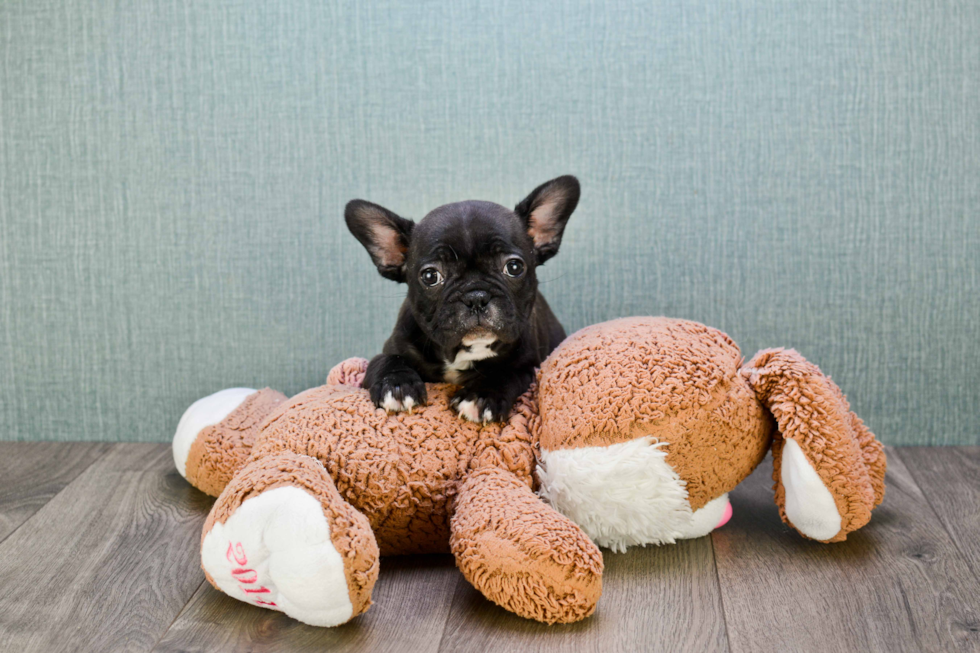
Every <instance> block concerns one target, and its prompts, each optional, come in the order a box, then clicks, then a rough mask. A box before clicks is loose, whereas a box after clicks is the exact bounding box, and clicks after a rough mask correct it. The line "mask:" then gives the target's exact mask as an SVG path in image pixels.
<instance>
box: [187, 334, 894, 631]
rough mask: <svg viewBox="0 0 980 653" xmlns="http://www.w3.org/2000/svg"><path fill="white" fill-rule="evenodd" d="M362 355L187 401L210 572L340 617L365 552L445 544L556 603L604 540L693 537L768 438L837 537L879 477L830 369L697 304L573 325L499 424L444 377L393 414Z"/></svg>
mask: <svg viewBox="0 0 980 653" xmlns="http://www.w3.org/2000/svg"><path fill="white" fill-rule="evenodd" d="M365 367H366V361H364V360H363V359H350V360H348V361H344V362H343V363H341V364H340V365H338V366H337V367H335V368H334V369H333V370H332V371H331V373H330V375H329V377H328V379H327V385H325V386H322V387H319V388H313V389H311V390H307V391H305V392H302V393H300V394H298V395H296V396H295V397H293V398H292V399H287V398H286V397H285V396H284V395H282V394H281V393H278V392H276V391H274V390H269V389H264V390H252V389H248V388H235V389H231V390H223V391H221V392H218V393H216V394H214V395H211V396H209V397H206V398H204V399H201V400H199V401H198V402H196V403H195V404H194V405H192V406H191V407H190V408H189V409H188V410H187V412H186V413H185V414H184V416H183V418H182V419H181V421H180V424H179V426H178V427H177V433H176V436H175V438H174V458H175V461H176V463H177V468H178V469H179V471H180V473H181V474H183V475H184V477H185V478H187V480H188V481H190V482H191V483H192V484H193V485H194V486H195V487H197V488H199V489H201V490H202V491H204V492H207V493H209V494H212V495H214V496H217V497H218V500H217V502H216V503H215V504H214V507H213V509H212V510H211V514H210V515H209V516H208V519H207V522H206V523H205V526H204V531H203V534H202V539H201V562H202V566H203V568H204V571H205V575H206V576H207V578H208V580H209V581H210V582H211V583H212V585H214V586H215V587H216V588H218V589H220V590H221V591H223V592H225V593H226V594H228V595H230V596H233V597H235V598H237V599H240V600H242V601H246V602H249V603H252V604H255V605H262V606H266V607H269V608H272V609H276V610H281V611H283V612H285V613H286V614H288V615H290V616H291V617H294V618H296V619H298V620H300V621H303V622H306V623H308V624H313V625H318V626H334V625H338V624H342V623H344V622H346V621H348V620H350V619H351V618H353V617H355V616H357V615H359V614H361V613H363V612H364V611H365V610H367V608H368V607H369V606H370V604H371V590H372V588H373V586H374V583H375V580H376V579H377V575H378V568H379V562H378V561H379V556H383V555H397V554H407V553H436V552H446V551H451V552H452V554H453V555H454V556H455V558H456V562H457V566H458V567H459V568H460V570H461V571H462V572H463V574H464V576H465V577H466V578H467V580H468V581H469V582H471V583H472V584H473V585H474V586H475V587H476V588H477V589H479V590H480V591H481V592H482V593H483V594H484V595H485V596H486V597H487V598H489V599H490V600H492V601H494V602H495V603H497V604H499V605H501V606H503V607H504V608H506V609H507V610H510V611H512V612H514V613H516V614H519V615H521V616H524V617H527V618H531V619H537V620H539V621H543V622H546V623H556V622H560V623H568V622H574V621H578V620H580V619H583V618H585V617H587V616H588V615H590V614H592V612H593V611H594V610H595V608H596V603H597V601H598V600H599V596H600V594H601V591H602V568H603V566H602V554H601V553H600V551H599V548H598V546H606V547H609V548H611V549H612V550H614V551H618V550H624V549H625V548H626V547H628V546H632V545H645V544H648V543H657V544H661V543H668V542H673V541H674V540H676V539H681V538H691V537H700V536H702V535H706V534H707V533H709V532H711V531H712V530H713V529H715V528H717V527H719V526H721V525H722V524H724V523H725V522H726V521H727V520H728V518H729V517H730V516H731V507H730V504H729V503H728V495H727V493H728V491H729V490H731V489H732V488H734V487H735V486H736V485H737V484H738V483H739V482H740V481H741V480H742V479H744V478H745V477H746V476H748V475H749V474H750V473H751V472H752V470H753V469H754V468H755V467H756V465H758V463H759V462H760V461H761V460H762V459H763V457H764V456H765V454H766V452H767V451H769V450H770V448H771V450H772V452H773V457H774V461H775V465H774V471H773V480H774V481H775V494H776V503H777V505H778V506H779V511H780V514H781V515H782V518H783V520H784V521H785V522H786V523H787V524H789V525H791V526H793V527H794V528H795V529H796V530H798V531H799V532H800V533H802V534H803V535H805V536H807V537H810V538H813V539H816V540H821V541H825V542H836V541H840V540H843V539H844V538H845V537H846V535H847V533H849V532H851V531H853V530H855V529H857V528H860V527H861V526H863V525H864V524H865V523H867V522H868V520H869V519H870V514H871V509H872V508H874V507H875V506H876V505H878V504H879V503H880V502H881V500H882V497H883V495H884V473H885V455H884V451H883V448H882V446H881V444H880V443H879V442H878V441H876V440H875V438H874V436H873V435H872V434H871V432H870V431H868V429H867V428H865V426H864V424H863V423H862V422H861V420H860V419H859V418H858V417H857V416H856V415H854V414H853V413H852V412H851V411H850V408H849V406H848V403H847V400H846V399H845V398H844V396H843V394H842V393H841V391H840V390H839V389H838V388H837V386H836V385H835V384H834V383H833V382H832V381H831V380H830V379H829V378H828V377H827V376H825V375H824V374H822V373H821V372H820V370H819V369H818V368H817V367H816V366H814V365H812V364H810V363H808V362H807V361H806V360H804V359H803V358H802V357H801V356H800V355H799V354H797V353H796V352H795V351H793V350H780V349H775V350H766V351H762V352H760V353H758V354H756V356H755V357H754V358H753V359H752V360H751V361H750V362H749V363H748V364H745V365H743V359H742V357H741V354H740V353H739V350H738V347H737V346H736V345H735V343H733V342H732V340H731V339H730V338H728V336H726V335H725V334H724V333H722V332H720V331H718V330H716V329H711V328H709V327H706V326H703V325H701V324H697V323H694V322H689V321H684V320H672V319H666V318H628V319H622V320H615V321H612V322H606V323H603V324H598V325H595V326H592V327H588V328H586V329H583V330H581V331H579V332H578V333H576V334H574V335H572V336H570V337H569V338H568V339H567V340H566V341H565V342H564V343H562V345H561V346H560V347H559V348H558V349H557V350H555V352H553V353H552V355H551V356H550V357H549V358H548V359H547V360H546V361H545V362H544V364H543V365H542V367H541V370H540V371H539V374H538V379H537V383H536V385H535V386H532V388H531V389H530V390H528V392H527V393H526V394H525V395H524V396H523V397H521V399H520V400H519V401H518V402H517V405H516V406H515V408H514V411H513V412H512V414H511V416H510V418H509V420H508V422H507V423H506V424H485V425H477V424H473V423H470V422H466V421H463V420H460V419H459V418H458V416H457V415H455V413H454V412H453V411H452V410H451V409H450V408H449V400H450V399H451V397H452V386H448V385H431V386H430V387H429V389H428V392H429V397H430V400H429V403H428V405H426V406H422V407H420V408H418V409H417V410H416V411H415V412H414V413H400V414H392V415H389V414H386V413H385V411H383V410H380V409H376V408H375V407H374V406H373V404H372V403H371V401H370V398H369V397H368V394H367V391H366V390H363V389H361V388H360V387H359V386H360V381H361V379H362V378H363V374H364V370H365ZM774 424H775V427H776V428H775V429H774V428H773V425H774ZM535 491H537V493H536V492H535ZM597 545H598V546H597Z"/></svg>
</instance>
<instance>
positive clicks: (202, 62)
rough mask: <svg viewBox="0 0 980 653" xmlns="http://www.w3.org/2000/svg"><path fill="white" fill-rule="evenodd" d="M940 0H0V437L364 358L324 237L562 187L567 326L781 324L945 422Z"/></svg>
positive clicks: (972, 314) (976, 329) (957, 155)
mask: <svg viewBox="0 0 980 653" xmlns="http://www.w3.org/2000/svg"><path fill="white" fill-rule="evenodd" d="M978 34H980V3H977V2H975V1H974V0H960V1H935V2H921V1H909V0H901V1H899V0H870V1H867V2H840V1H839V0H815V1H814V0H807V1H803V0H799V1H788V0H769V1H764V0H758V1H743V2H719V1H718V0H687V1H685V2H668V1H666V0H654V1H651V0H611V1H610V2H604V3H596V4H591V3H575V2H568V3H566V2H561V3H559V2H544V3H523V2H520V3H519V2H509V1H508V2H501V1H499V0H496V1H493V2H482V3H474V2H445V3H435V2H427V1H423V2H389V3H377V2H351V3H334V2H319V1H313V0H309V1H300V0H295V1H291V0H270V1H269V2H252V1H251V0H218V1H214V0H206V1H205V0H157V1H154V2H150V1H149V0H132V1H126V0H120V1H118V2H101V1H99V0H6V1H5V2H3V3H2V4H0V420H2V424H3V426H2V427H0V438H2V439H56V440H75V439H98V440H167V439H169V438H170V437H171V435H172V433H173V429H174V427H175V425H176V422H177V419H178V418H179V416H180V414H181V412H182V411H183V409H184V408H185V407H186V406H187V405H188V404H190V403H191V402H192V401H193V400H194V399H196V398H198V397H200V396H202V395H204V394H207V393H211V392H213V391H215V390H218V389H220V388H223V387H228V386H233V385H253V386H262V385H270V386H272V387H276V388H279V389H282V390H284V391H286V392H288V393H295V392H297V391H299V390H301V389H304V388H306V387H309V386H312V385H315V384H319V383H322V382H323V379H324V377H325V375H326V373H327V371H328V369H329V368H330V366H331V365H332V364H333V363H334V362H336V361H337V360H339V359H341V358H343V357H346V356H349V355H365V356H366V355H371V354H373V353H376V352H377V351H378V350H379V349H380V347H381V344H382V342H383V340H384V338H385V337H386V335H387V333H388V331H389V330H390V328H391V325H392V323H393V321H394V317H395V311H396V308H397V305H398V303H399V301H400V298H401V296H402V294H403V289H402V288H401V287H399V286H396V285H395V284H392V283H390V282H386V281H384V280H383V279H381V278H380V277H378V276H377V275H376V274H375V273H374V272H373V268H371V266H370V263H369V261H368V257H367V255H366V254H365V253H364V252H363V251H362V250H360V248H359V247H358V246H357V244H356V242H355V241H354V239H353V238H352V237H351V236H349V235H348V233H347V231H346V229H345V227H344V225H343V220H342V209H343V206H344V203H345V202H346V201H347V200H349V199H351V198H354V197H363V198H367V199H370V200H373V201H375V202H378V203H381V204H384V205H385V206H388V207H390V208H392V209H393V210H395V211H398V212H400V213H402V214H403V215H407V216H410V217H416V218H417V217H421V216H422V215H423V214H424V213H425V212H426V211H427V210H429V209H431V208H433V207H435V206H437V205H439V204H442V203H445V202H449V201H455V200H460V199H467V198H478V199H489V200H494V201H498V202H501V203H504V204H508V205H512V204H514V203H516V202H517V201H518V200H519V199H521V198H522V197H523V196H524V194H526V193H527V192H528V191H530V190H531V189H532V188H533V187H534V186H536V185H537V184H538V183H540V182H542V181H544V180H546V179H548V178H550V177H553V176H556V175H559V174H562V173H573V174H576V175H578V176H579V177H580V179H581V180H582V182H583V199H582V202H581V204H580V205H579V210H578V211H577V213H576V214H575V216H574V217H573V218H572V221H571V223H570V226H569V229H568V232H567V234H566V238H565V241H564V244H563V249H562V251H561V253H560V254H559V255H558V257H557V258H556V259H555V260H554V261H553V262H551V263H549V264H548V265H547V266H546V267H545V268H544V269H543V271H542V274H543V277H544V279H545V283H544V286H543V291H544V292H545V295H546V296H547V297H548V299H549V301H550V302H551V304H552V306H553V307H554V308H555V310H556V312H557V313H558V315H559V317H560V318H561V319H562V320H563V321H564V323H565V325H566V326H567V327H569V328H570V329H576V328H579V327H581V326H584V325H586V324H589V323H593V322H596V321H599V320H604V319H608V318H612V317H617V316H622V315H634V314H666V315H671V316H678V317H687V318H692V319H696V320H700V321H702V322H705V323H708V324H711V325H713V326H717V327H719V328H721V329H724V330H725V331H727V332H728V333H729V334H731V335H732V337H734V338H735V339H736V341H737V342H739V343H740V345H741V346H742V349H743V351H744V352H745V353H746V354H747V355H751V354H752V353H753V352H755V351H756V350H757V349H759V348H762V347H768V346H777V345H784V346H792V347H796V348H797V349H799V350H800V351H801V352H803V353H804V355H806V356H807V357H809V358H810V359H811V360H813V361H815V362H817V363H818V364H819V365H820V366H821V367H823V369H824V370H825V371H827V372H828V373H830V374H831V375H833V377H834V378H835V379H836V380H837V381H838V382H839V383H840V385H841V386H842V387H843V388H844V390H845V392H847V394H848V395H849V397H850V399H851V401H852V403H853V405H854V406H855V407H856V409H857V410H858V412H859V413H860V414H861V415H862V416H863V417H864V418H865V419H866V421H867V422H868V423H869V424H870V426H871V427H872V429H873V430H875V431H876V432H877V433H878V435H879V436H880V437H881V438H882V439H883V440H884V441H886V442H888V443H892V444H912V443H923V444H924V443H937V444H939V443H977V442H980V411H978V405H980V360H978V355H980V354H978V351H980V38H978V36H977V35H978Z"/></svg>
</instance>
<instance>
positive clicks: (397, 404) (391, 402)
mask: <svg viewBox="0 0 980 653" xmlns="http://www.w3.org/2000/svg"><path fill="white" fill-rule="evenodd" d="M381 407H382V408H384V409H385V410H387V411H388V412H389V413H397V412H401V411H405V410H412V408H414V407H415V400H414V399H412V398H411V397H405V398H404V399H403V400H401V401H398V400H397V399H395V398H394V397H393V396H392V395H391V393H390V392H389V393H388V394H386V395H385V400H384V401H383V402H381Z"/></svg>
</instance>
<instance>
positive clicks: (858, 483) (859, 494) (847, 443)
mask: <svg viewBox="0 0 980 653" xmlns="http://www.w3.org/2000/svg"><path fill="white" fill-rule="evenodd" d="M743 373H744V375H745V377H746V378H747V380H748V382H749V384H750V385H751V386H752V388H753V389H754V390H755V392H756V394H757V395H758V397H759V399H760V400H761V401H762V402H763V403H765V404H766V406H768V408H769V410H770V411H771V412H772V414H773V416H774V417H775V419H776V422H777V423H778V425H779V433H780V437H777V438H776V440H775V441H774V442H773V445H772V450H773V481H774V483H775V485H774V490H775V492H776V503H777V505H778V506H779V512H780V516H781V517H782V518H783V521H784V522H786V523H787V524H790V525H792V524H791V522H790V520H789V519H788V518H787V516H786V510H785V503H786V494H785V488H783V484H782V481H781V460H782V456H781V454H782V450H783V445H784V444H785V439H786V438H791V439H793V440H795V441H796V442H797V443H798V444H799V445H800V448H801V449H802V450H803V453H804V455H805V456H806V458H807V461H808V462H809V463H810V465H811V466H812V467H813V468H814V469H815V470H816V472H817V474H818V475H819V476H820V479H821V480H822V481H823V484H824V485H825V486H826V487H827V489H828V490H830V493H831V495H832V496H833V497H834V502H835V504H836V505H837V512H838V513H840V516H841V530H840V532H839V533H837V535H835V536H834V537H832V538H830V539H828V540H824V541H827V542H839V541H842V540H844V539H845V538H846V537H847V533H849V532H851V531H853V530H856V529H858V528H860V527H861V526H864V525H865V524H867V523H868V521H869V520H870V519H871V510H872V509H873V508H874V507H875V506H877V505H878V504H879V503H881V500H882V499H883V498H884V495H885V466H886V462H885V450H884V447H882V445H881V443H880V442H878V441H877V440H875V438H874V435H872V433H871V432H870V431H869V430H868V429H867V428H866V427H865V426H864V422H862V421H861V419H860V418H859V417H858V416H857V415H855V414H854V413H852V412H851V407H850V405H849V404H848V403H847V399H845V398H844V395H843V393H842V392H841V391H840V388H838V387H837V385H836V384H834V383H833V382H832V381H831V380H830V377H828V376H825V375H824V374H823V372H821V371H820V368H818V367H817V366H816V365H814V364H813V363H810V362H808V361H807V360H805V359H804V358H803V357H802V356H800V355H799V353H797V352H796V351H795V350H792V349H785V350H784V349H767V350H764V351H760V352H759V353H758V354H756V355H755V357H754V358H753V359H752V360H751V361H750V362H749V364H748V365H746V367H745V370H744V372H743Z"/></svg>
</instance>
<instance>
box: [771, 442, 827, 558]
mask: <svg viewBox="0 0 980 653" xmlns="http://www.w3.org/2000/svg"><path fill="white" fill-rule="evenodd" d="M780 480H781V481H782V483H783V489H784V490H785V491H786V506H785V510H786V517H787V518H788V519H789V520H790V522H791V523H792V524H793V526H795V527H796V529H797V530H798V531H800V532H801V533H803V534H804V535H806V536H807V537H811V538H813V539H815V540H829V539H830V538H832V537H833V536H835V535H837V533H839V532H840V527H841V517H840V513H839V512H837V503H836V502H835V501H834V497H833V495H832V494H831V493H830V490H828V489H827V487H826V486H825V485H824V484H823V481H821V480H820V476H819V475H818V474H817V470H815V469H814V468H813V466H812V465H811V464H810V463H809V461H807V459H806V455H804V453H803V449H801V448H800V445H799V444H797V443H796V441H795V440H793V439H791V438H786V443H785V444H784V445H783V458H782V466H781V468H780Z"/></svg>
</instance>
